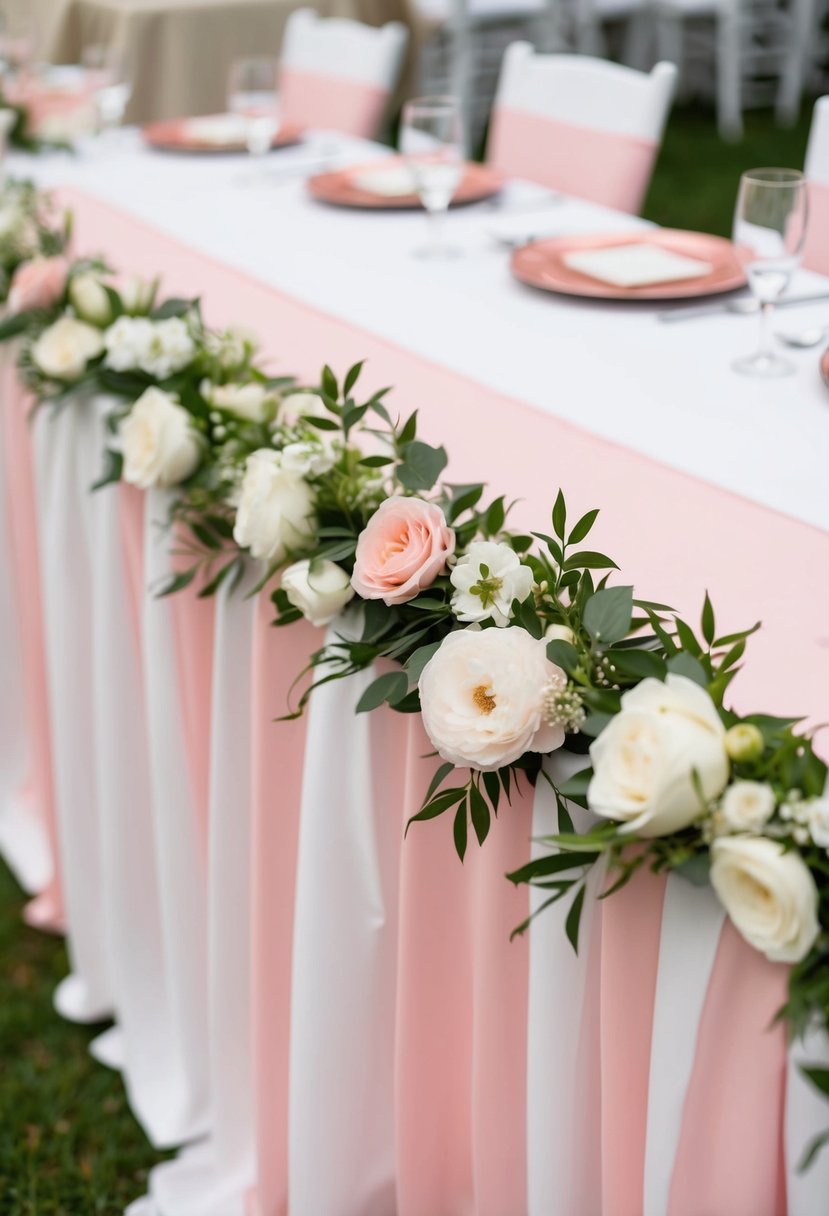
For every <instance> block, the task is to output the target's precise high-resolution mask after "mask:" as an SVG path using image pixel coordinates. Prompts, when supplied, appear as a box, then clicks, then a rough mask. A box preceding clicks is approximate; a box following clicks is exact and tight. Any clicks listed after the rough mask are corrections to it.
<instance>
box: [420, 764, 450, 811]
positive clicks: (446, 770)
mask: <svg viewBox="0 0 829 1216" xmlns="http://www.w3.org/2000/svg"><path fill="white" fill-rule="evenodd" d="M454 769H455V766H454V764H452V762H451V760H447V762H446V763H445V764H442V765H441V766H440V768H439V769H438V771H437V772H436V773H435V775H434V777H433V778H432V780H431V781H430V782H429V788H428V790H427V791H426V797H425V798H424V799H423V801H424V802H428V801H429V799H430V798H431V797H432V795H433V794H435V793H436V791H437V790H438V788H439V787H440V786H441V785H443V783H444V781H445V780H446V778H447V777H448V776H449V774H450V773H451V772H454Z"/></svg>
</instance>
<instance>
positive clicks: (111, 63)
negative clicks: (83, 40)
mask: <svg viewBox="0 0 829 1216" xmlns="http://www.w3.org/2000/svg"><path fill="white" fill-rule="evenodd" d="M81 64H82V65H83V68H84V74H85V82H86V87H87V88H88V90H89V95H90V96H91V97H92V100H93V102H94V104H95V117H96V122H97V130H98V134H99V135H103V134H105V133H107V132H111V131H114V130H116V129H117V128H118V127H120V126H121V124H122V122H123V121H124V115H125V113H126V109H127V106H128V105H129V100H130V96H131V95H132V85H131V84H130V83H129V81H128V79H127V74H126V72H125V70H124V62H123V56H122V55H121V54H120V53H119V51H118V50H117V49H116V48H115V47H112V46H103V45H100V44H97V43H93V44H91V45H89V46H85V47H84V48H83V51H82V52H81Z"/></svg>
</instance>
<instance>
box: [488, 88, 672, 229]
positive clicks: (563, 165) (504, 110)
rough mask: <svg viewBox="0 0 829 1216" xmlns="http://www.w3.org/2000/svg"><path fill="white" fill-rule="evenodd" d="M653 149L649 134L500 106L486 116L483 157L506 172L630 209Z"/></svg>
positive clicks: (640, 193)
mask: <svg viewBox="0 0 829 1216" xmlns="http://www.w3.org/2000/svg"><path fill="white" fill-rule="evenodd" d="M657 150H658V145H657V143H656V141H655V140H652V139H643V138H637V137H636V136H633V135H620V134H617V133H616V132H613V131H596V130H593V129H591V128H590V127H581V126H579V125H578V124H577V123H566V122H559V120H558V119H555V118H545V117H543V116H542V115H540V114H530V113H527V112H526V111H524V110H511V109H509V107H506V106H501V107H499V108H498V109H497V110H496V111H495V115H494V117H493V120H492V131H491V133H490V137H489V147H488V149H487V159H488V160H489V162H490V163H491V164H492V165H493V166H494V168H496V169H498V170H499V171H500V172H501V173H504V174H506V175H507V176H508V177H524V178H528V179H529V180H530V181H534V182H538V183H539V184H540V185H542V186H549V187H550V189H552V190H561V191H563V192H564V193H565V194H573V195H576V196H577V197H578V198H586V199H590V200H591V201H592V202H594V203H602V204H603V205H604V206H605V207H613V208H614V209H615V210H617V211H628V212H630V213H631V214H632V215H636V214H637V213H638V211H639V209H640V207H641V206H642V201H643V199H644V197H645V192H646V191H647V188H648V183H649V182H650V177H651V170H652V169H653V162H654V160H655V159H656V153H657Z"/></svg>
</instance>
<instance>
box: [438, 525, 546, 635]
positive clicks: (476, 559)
mask: <svg viewBox="0 0 829 1216" xmlns="http://www.w3.org/2000/svg"><path fill="white" fill-rule="evenodd" d="M484 568H485V569H486V573H484ZM449 580H450V582H451V583H452V586H453V587H454V588H455V591H454V594H453V596H452V611H453V612H454V614H455V616H456V617H457V618H458V620H459V621H471V622H475V623H480V622H481V621H488V620H491V621H494V622H495V624H496V625H498V626H499V627H500V628H504V626H505V625H508V624H509V622H510V619H511V618H512V601H513V600H525V599H526V598H527V596H528V595H529V594H530V591H531V590H532V585H533V574H532V570H530V568H529V566H523V565H522V564H521V559H520V558H519V556H518V554H517V553H516V552H515V550H514V549H512V548H511V547H510V546H509V545H505V544H500V543H498V542H496V541H491V540H476V541H473V542H472V544H471V545H470V546H469V548H468V549H467V550H466V553H465V554H464V555H463V557H461V558H459V559H458V562H457V564H456V566H455V568H454V570H453V571H452V573H451V574H450V576H449Z"/></svg>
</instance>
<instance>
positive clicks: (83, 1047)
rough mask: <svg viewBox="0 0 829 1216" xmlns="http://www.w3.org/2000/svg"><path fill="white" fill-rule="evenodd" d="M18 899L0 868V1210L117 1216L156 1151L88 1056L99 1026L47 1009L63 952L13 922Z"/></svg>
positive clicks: (30, 1215)
mask: <svg viewBox="0 0 829 1216" xmlns="http://www.w3.org/2000/svg"><path fill="white" fill-rule="evenodd" d="M24 902H25V901H24V898H23V896H22V894H21V892H20V890H19V888H18V887H17V884H16V883H15V882H14V879H13V878H12V877H11V875H10V874H9V871H8V870H7V869H6V867H5V866H4V865H3V863H2V862H0V1213H2V1216H121V1214H122V1213H123V1211H124V1208H125V1207H126V1206H127V1204H128V1203H130V1202H131V1200H133V1199H135V1198H137V1197H138V1196H139V1195H141V1194H143V1192H144V1190H145V1184H146V1177H147V1171H148V1169H149V1168H150V1166H152V1165H153V1164H154V1163H155V1162H156V1161H157V1160H159V1154H158V1153H155V1152H154V1151H153V1149H152V1148H151V1147H150V1145H149V1144H148V1142H147V1140H146V1138H145V1136H144V1134H143V1132H142V1131H141V1130H140V1128H139V1127H138V1125H137V1124H136V1122H135V1120H134V1119H133V1117H132V1115H131V1114H130V1112H129V1108H128V1107H127V1104H126V1099H125V1096H124V1089H123V1086H122V1084H121V1079H120V1077H119V1076H118V1074H117V1073H114V1072H111V1071H110V1070H109V1069H108V1068H103V1067H102V1066H101V1065H100V1064H97V1063H96V1062H95V1061H94V1060H93V1059H92V1057H91V1056H90V1055H89V1053H88V1050H87V1048H88V1044H89V1042H90V1040H91V1039H92V1038H94V1037H95V1035H96V1034H98V1033H100V1031H101V1030H102V1029H103V1027H102V1026H90V1027H80V1026H74V1025H71V1024H70V1023H68V1022H64V1021H63V1020H62V1019H61V1018H59V1017H58V1016H57V1014H56V1013H55V1012H54V1010H53V1008H52V993H53V991H54V989H55V986H56V985H57V983H58V982H59V980H60V979H61V978H62V977H63V976H64V975H65V974H66V972H67V969H68V967H67V961H66V950H65V949H64V945H63V942H62V941H61V940H60V939H58V938H56V937H51V936H48V935H46V934H42V933H37V932H35V931H34V930H33V929H29V928H27V927H26V926H25V925H23V924H22V922H21V920H20V912H21V909H22V907H23V904H24Z"/></svg>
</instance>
